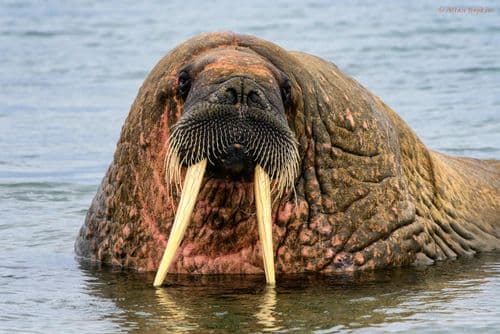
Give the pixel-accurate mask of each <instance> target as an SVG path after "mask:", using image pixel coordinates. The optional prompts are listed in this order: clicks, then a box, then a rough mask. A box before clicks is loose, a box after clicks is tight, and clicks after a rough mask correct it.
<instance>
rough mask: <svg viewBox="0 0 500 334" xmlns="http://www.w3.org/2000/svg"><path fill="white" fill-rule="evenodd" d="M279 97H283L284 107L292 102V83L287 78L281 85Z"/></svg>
mask: <svg viewBox="0 0 500 334" xmlns="http://www.w3.org/2000/svg"><path fill="white" fill-rule="evenodd" d="M281 98H282V99H283V105H284V106H285V108H286V107H288V106H289V105H290V104H291V103H292V84H291V83H290V80H288V79H286V80H285V82H284V83H283V85H282V86H281Z"/></svg>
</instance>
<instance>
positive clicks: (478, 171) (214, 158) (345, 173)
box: [76, 33, 500, 274]
mask: <svg viewBox="0 0 500 334" xmlns="http://www.w3.org/2000/svg"><path fill="white" fill-rule="evenodd" d="M184 73H187V74H184ZM210 115H212V116H210ZM210 117H213V118H211V120H212V121H213V122H215V123H217V120H219V121H220V124H219V125H217V126H219V127H218V128H217V126H215V128H216V129H218V131H214V132H213V135H212V137H210V135H207V137H206V138H215V139H206V140H205V141H204V143H205V144H203V145H201V146H200V145H197V144H196V138H198V137H199V136H198V137H197V136H195V135H193V133H195V132H194V129H195V128H196V126H200V127H201V128H203V129H205V132H206V133H208V134H210V133H211V132H210V130H206V129H212V128H214V126H213V124H214V123H210V124H212V126H206V125H205V126H201V125H200V124H202V123H203V120H206V119H208V118H210ZM190 119H191V120H193V119H195V120H196V122H192V123H189V122H186V120H190ZM200 122H201V123H200ZM182 124H184V125H183V128H184V130H183V131H184V134H183V135H182V136H180V137H179V138H181V137H182V138H185V137H190V136H191V137H192V138H195V139H194V141H192V142H189V145H188V144H186V145H185V146H183V147H182V149H181V150H180V151H179V152H178V153H179V157H180V162H181V163H180V165H181V166H182V168H181V172H180V173H181V174H180V177H179V179H178V180H176V179H175V178H172V177H169V173H168V164H167V166H166V163H165V160H166V158H167V157H168V155H169V152H171V150H172V147H173V146H172V142H173V141H174V140H173V138H174V136H173V133H174V131H175V129H176V128H181V125H182ZM207 124H208V123H207ZM231 125H236V126H234V127H231ZM262 128H264V129H268V131H267V130H266V131H267V132H266V135H265V136H262V135H259V132H258V131H256V130H255V129H262ZM241 129H244V131H242V130H241ZM269 129H270V130H269ZM200 131H201V130H200ZM222 133H224V135H222ZM200 138H201V137H200ZM217 138H224V140H222V139H220V142H218V139H217ZM256 140H261V141H260V142H259V143H258V144H252V143H254V142H255V141H256ZM214 143H215V147H216V146H217V143H219V144H220V145H223V146H224V148H222V149H221V150H220V152H223V153H217V152H219V150H217V149H216V148H214ZM283 143H291V144H283ZM287 145H288V146H287ZM294 145H295V146H294ZM200 147H201V148H204V149H200ZM284 147H285V148H284ZM258 149H262V150H263V151H265V150H266V149H267V151H265V152H267V153H264V154H263V155H262V154H261V155H259V154H258V152H257V150H258ZM294 149H296V150H297V154H298V156H299V164H298V171H297V173H296V174H294V173H292V177H293V180H292V181H291V184H292V185H293V187H287V186H286V182H284V183H283V182H282V183H280V184H281V185H282V186H280V187H278V188H279V190H283V191H282V192H281V193H280V192H278V195H276V198H275V201H274V202H273V203H274V205H273V207H272V238H273V245H274V257H275V262H276V270H277V272H278V273H280V272H282V273H298V272H322V273H329V272H339V271H340V272H342V271H355V270H366V269H373V268H380V267H387V266H402V265H409V264H412V263H415V262H418V263H427V264H430V263H433V262H434V261H436V260H441V259H445V258H452V257H456V256H464V255H473V254H475V253H477V252H481V251H492V250H496V249H498V248H499V246H500V240H499V238H500V227H499V226H500V182H499V179H500V172H499V163H498V162H497V161H482V160H476V159H468V158H456V157H450V156H446V155H443V154H440V153H437V152H434V151H431V150H429V149H428V148H426V147H425V146H424V145H423V144H422V143H421V141H420V140H419V139H418V138H417V136H416V135H415V134H414V133H413V131H412V130H411V129H410V128H409V127H408V126H407V125H406V124H405V123H404V121H403V120H401V119H400V118H399V117H398V116H397V114H396V113H395V112H394V111H392V110H391V109H390V108H389V107H388V106H387V105H385V104H384V103H383V102H382V101H381V100H380V99H379V98H378V97H376V96H375V95H373V94H371V93H370V92H369V91H368V90H366V89H365V88H364V87H362V86H361V85H360V84H358V83H357V82H356V81H354V80H353V79H351V78H349V77H348V76H346V75H345V74H343V73H342V72H341V71H340V70H339V69H338V68H337V67H336V66H335V65H333V64H331V63H329V62H326V61H324V60H322V59H319V58H316V57H314V56H310V55H307V54H304V53H298V52H288V51H286V50H284V49H281V48H280V47H278V46H276V45H274V44H272V43H269V42H266V41H263V40H260V39H257V38H255V37H251V36H242V35H235V34H230V33H217V34H206V35H202V36H199V37H195V38H194V39H192V40H189V41H187V42H186V43H184V44H181V45H180V46H178V47H177V48H175V49H174V50H173V51H171V52H170V53H169V54H168V55H167V56H165V58H163V59H162V60H161V61H160V62H159V63H158V65H157V66H156V67H155V68H154V69H153V70H152V72H151V73H150V74H149V76H148V78H147V79H146V80H145V82H144V84H143V86H142V87H141V89H140V91H139V94H138V96H137V98H136V100H135V102H134V104H133V105H132V108H131V111H130V114H129V116H128V118H127V120H126V122H125V126H124V127H123V130H122V134H121V138H120V140H119V142H118V145H117V150H116V153H115V156H114V161H113V163H112V164H111V166H110V168H109V170H108V172H107V174H106V176H105V177H104V179H103V182H102V184H101V187H100V188H99V190H98V192H97V195H96V197H95V199H94V201H93V203H92V205H91V207H90V209H89V212H88V214H87V217H86V221H85V224H84V226H83V227H82V229H81V231H80V234H79V236H78V238H77V242H76V251H77V253H78V254H79V255H81V256H83V257H87V258H90V259H91V260H92V261H101V262H105V263H110V264H113V265H119V266H126V267H133V268H136V269H138V270H141V271H153V270H156V269H157V268H158V264H159V261H160V258H161V256H162V253H163V250H164V249H165V246H166V244H167V239H168V235H169V232H170V229H171V226H172V222H173V219H174V215H175V212H176V209H177V205H178V201H179V197H180V192H179V191H177V189H176V187H175V183H176V182H179V183H182V179H183V174H184V173H185V169H186V168H187V167H189V166H190V165H192V164H194V163H196V162H197V161H199V160H200V159H202V158H207V159H208V160H209V163H208V166H209V167H208V168H207V173H206V174H205V177H204V179H203V182H202V185H201V190H200V192H199V195H198V196H197V200H196V204H195V207H194V211H193V213H192V215H191V223H190V225H189V226H188V228H187V230H186V234H185V236H184V238H183V241H182V243H181V245H180V248H179V250H178V251H177V253H176V257H175V259H174V261H173V264H172V265H171V266H170V270H169V271H170V272H177V273H192V274H208V273H242V274H254V273H262V272H263V264H262V254H261V246H260V243H259V236H258V233H257V223H256V217H255V200H254V190H253V179H252V173H251V171H252V170H253V168H254V167H255V165H256V164H264V162H263V161H265V160H262V159H265V158H269V159H270V160H269V161H274V165H273V164H272V163H269V164H268V165H264V166H263V168H264V169H265V170H266V172H267V173H268V174H269V175H270V176H271V178H272V179H274V180H279V175H283V174H280V173H279V172H280V171H282V170H284V167H283V166H286V162H290V161H293V159H294V158H293V156H294V153H293V152H294ZM276 152H281V153H280V154H278V156H281V157H282V158H281V160H280V159H278V158H276V156H277V155H276ZM279 161H281V163H280V162H279ZM167 162H168V159H167ZM166 174H167V175H166ZM286 175H290V174H286ZM165 176H167V181H165ZM289 178H290V176H288V179H289ZM288 179H287V182H288ZM278 183H279V182H278Z"/></svg>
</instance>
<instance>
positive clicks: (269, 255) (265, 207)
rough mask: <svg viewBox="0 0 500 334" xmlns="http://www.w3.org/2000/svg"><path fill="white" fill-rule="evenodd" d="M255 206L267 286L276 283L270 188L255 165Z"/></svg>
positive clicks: (258, 167) (262, 171)
mask: <svg viewBox="0 0 500 334" xmlns="http://www.w3.org/2000/svg"><path fill="white" fill-rule="evenodd" d="M254 183H255V185H254V186H255V205H256V206H257V224H258V227H259V238H260V243H261V245H262V257H263V258H264V271H265V273H266V281H267V284H269V285H274V284H275V283H276V281H275V278H274V255H273V234H272V232H273V231H272V222H271V187H270V183H271V181H270V180H269V175H267V173H266V172H265V171H264V169H262V167H260V166H259V165H257V166H256V167H255V179H254Z"/></svg>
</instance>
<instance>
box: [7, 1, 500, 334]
mask: <svg viewBox="0 0 500 334" xmlns="http://www.w3.org/2000/svg"><path fill="white" fill-rule="evenodd" d="M332 3H333V2H332ZM471 4H473V5H474V6H476V5H477V6H483V7H487V8H490V9H492V11H490V12H489V13H483V14H477V15H476V14H456V13H455V14H453V13H446V12H442V11H440V10H439V8H440V7H441V6H449V5H452V6H453V4H451V3H448V2H446V1H440V2H435V1H419V2H415V3H412V4H410V3H408V4H406V5H405V6H403V5H402V4H399V3H396V2H392V1H391V2H389V1H367V2H359V3H358V2H350V3H349V4H336V5H333V4H330V1H313V2H311V1H296V2H294V1H278V2H271V1H257V2H252V3H250V2H245V3H239V4H236V3H235V2H233V1H217V2H212V1H205V2H196V1H189V0H184V1H169V2H168V4H164V3H162V2H157V3H148V4H140V2H136V1H130V2H125V1H121V2H117V3H115V4H114V5H106V4H104V3H102V2H100V1H92V0H90V1H85V2H55V1H54V2H45V1H44V2H42V1H31V2H24V1H2V3H1V4H0V87H1V88H0V250H1V253H2V254H1V256H0V332H5V333H12V332H16V331H19V332H42V333H57V332H61V333H63V332H71V331H72V332H77V333H85V332H87V333H96V332H129V331H135V332H151V333H157V332H162V331H163V332H167V333H170V332H175V331H180V332H182V331H189V330H192V331H194V332H206V331H214V332H220V331H221V332H224V331H237V330H238V331H242V332H258V331H282V332H287V331H291V332H310V331H316V332H317V333H327V332H335V331H344V330H347V331H348V330H355V331H360V332H369V333H371V332H374V331H408V330H410V331H418V332H453V333H455V332H462V331H467V332H469V331H474V332H475V331H476V330H481V331H489V332H493V333H494V332H498V330H499V328H500V298H498V297H499V296H500V255H498V254H485V255H482V256H479V257H475V258H473V259H465V260H460V261H454V262H446V263H441V264H439V265H436V266H432V267H428V268H408V269H398V270H388V271H382V272H377V273H364V274H362V275H356V276H332V277H311V276H297V277H278V281H279V284H278V286H277V288H276V289H266V288H265V286H264V279H263V278H261V277H234V276H229V277H225V276H222V277H205V278H200V277H198V278H196V277H170V279H169V280H170V283H171V286H170V287H169V288H167V289H163V290H155V289H152V288H151V282H152V279H153V277H152V276H151V275H149V274H138V273H133V272H127V271H125V272H120V271H113V270H110V269H103V268H96V267H92V266H89V265H88V264H86V263H78V262H77V261H76V260H75V259H74V254H73V243H74V239H75V236H76V233H77V231H78V229H79V227H80V225H81V224H82V222H83V219H84V216H85V212H86V210H87V208H88V206H89V204H90V201H91V199H92V197H93V196H94V194H95V191H96V189H97V186H98V184H99V182H100V180H101V178H102V176H103V175H104V173H105V170H106V168H107V166H108V165H109V163H110V161H111V159H112V154H113V151H114V147H115V144H116V141H117V139H118V135H119V131H120V128H121V126H122V124H123V121H124V119H125V117H126V115H127V112H128V109H129V106H130V105H131V103H132V101H133V99H134V98H135V94H136V92H137V90H138V88H139V86H140V84H141V82H142V80H143V79H144V78H145V76H146V74H147V73H148V71H149V70H150V69H151V68H152V67H153V66H154V64H155V63H156V62H157V61H158V60H159V59H160V58H161V57H162V56H163V55H164V54H165V53H166V52H167V51H168V50H169V49H171V48H172V47H174V46H175V45H177V44H178V43H179V42H182V41H183V40H185V39H187V38H188V37H191V36H193V35H195V34H197V33H199V32H203V31H214V30H234V31H238V32H243V33H250V34H254V35H258V36H260V37H262V38H265V39H268V40H271V41H274V42H276V43H278V44H280V45H282V46H284V47H285V48H288V49H294V50H302V51H306V52H310V53H313V54H316V55H318V56H321V57H323V58H326V59H329V60H331V61H333V62H335V63H336V64H337V65H338V66H339V67H340V68H341V69H343V70H344V71H346V72H347V73H349V74H350V75H352V76H353V77H355V78H356V79H357V80H358V81H360V82H361V83H362V84H363V85H364V86H366V87H368V88H369V89H370V90H371V91H373V92H374V93H376V94H377V95H379V96H380V97H381V98H382V99H383V100H384V101H385V102H387V103H388V104H389V105H391V106H392V107H393V108H394V109H395V110H396V111H397V112H398V113H399V114H400V115H401V116H402V117H403V118H404V119H405V120H406V121H407V122H408V123H409V124H410V126H411V127H412V128H413V129H414V130H415V131H416V133H417V134H418V135H419V136H420V137H421V138H422V140H423V141H424V142H425V143H426V144H427V145H428V146H430V147H432V148H434V149H437V150H440V151H444V152H447V153H449V154H454V155H469V156H473V157H477V158H497V159H498V158H500V112H499V105H500V94H499V88H500V62H499V59H500V19H499V16H500V7H499V6H498V3H495V2H484V1H474V2H470V3H466V4H465V5H469V6H470V5H471ZM454 6H456V5H454Z"/></svg>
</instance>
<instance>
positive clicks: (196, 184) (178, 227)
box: [153, 159, 207, 287]
mask: <svg viewBox="0 0 500 334" xmlns="http://www.w3.org/2000/svg"><path fill="white" fill-rule="evenodd" d="M206 167H207V159H203V160H202V161H200V162H198V163H197V164H195V165H192V166H189V167H188V169H187V172H186V178H185V180H184V187H183V189H182V194H181V200H180V202H179V207H178V209H177V213H176V214H175V219H174V224H173V225H172V230H171V231H170V236H169V237H168V242H167V247H166V248H165V252H164V253H163V257H162V259H161V262H160V266H159V267H158V271H157V272H156V276H155V280H154V283H153V286H155V287H159V286H161V285H162V284H163V281H164V280H165V276H166V275H167V272H168V268H169V267H170V264H171V263H172V260H173V258H174V255H175V252H176V251H177V249H178V248H179V246H180V244H181V241H182V237H183V236H184V232H186V228H187V226H188V225H189V220H190V219H191V214H192V213H193V209H194V205H195V203H196V197H198V193H199V192H200V187H201V181H202V180H203V175H204V174H205V169H206Z"/></svg>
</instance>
